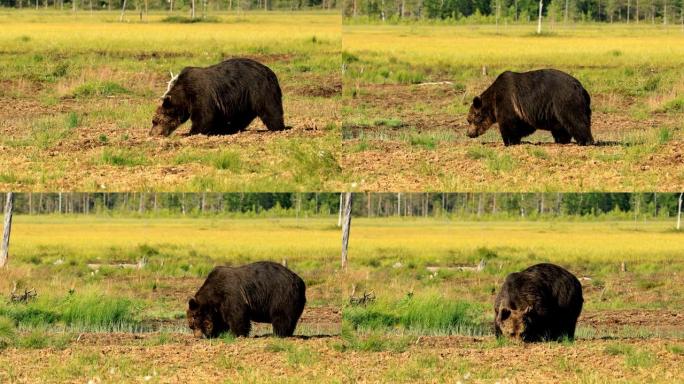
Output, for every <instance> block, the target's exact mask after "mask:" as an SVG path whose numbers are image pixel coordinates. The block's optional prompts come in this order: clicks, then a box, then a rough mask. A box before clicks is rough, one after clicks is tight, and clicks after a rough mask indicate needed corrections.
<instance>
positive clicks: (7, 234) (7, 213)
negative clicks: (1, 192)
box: [0, 192, 14, 268]
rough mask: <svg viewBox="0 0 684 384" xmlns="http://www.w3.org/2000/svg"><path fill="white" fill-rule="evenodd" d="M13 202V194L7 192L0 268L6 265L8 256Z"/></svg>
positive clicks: (0, 250) (0, 249)
mask: <svg viewBox="0 0 684 384" xmlns="http://www.w3.org/2000/svg"><path fill="white" fill-rule="evenodd" d="M13 202H14V193H12V192H7V199H6V201H5V221H4V223H3V225H2V246H1V247H0V268H2V267H4V266H5V264H7V257H8V255H9V241H10V232H11V230H12V209H13V206H12V203H13Z"/></svg>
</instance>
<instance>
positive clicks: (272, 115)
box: [259, 106, 287, 131]
mask: <svg viewBox="0 0 684 384" xmlns="http://www.w3.org/2000/svg"><path fill="white" fill-rule="evenodd" d="M259 118H260V119H261V121H262V122H263V123H264V125H265V126H266V128H268V130H269V131H282V130H285V129H287V128H286V127H285V121H284V120H283V109H282V108H279V107H273V106H271V107H268V108H266V110H264V111H263V112H262V113H261V114H260V115H259Z"/></svg>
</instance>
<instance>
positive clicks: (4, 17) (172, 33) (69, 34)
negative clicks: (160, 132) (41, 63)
mask: <svg viewBox="0 0 684 384" xmlns="http://www.w3.org/2000/svg"><path fill="white" fill-rule="evenodd" d="M130 16H132V15H131V14H129V17H130ZM166 16H168V14H167V13H163V12H159V13H154V14H151V15H150V17H149V18H148V22H143V23H140V22H130V23H128V22H127V23H119V22H117V20H118V12H104V13H96V14H95V16H92V17H91V16H88V15H87V14H80V15H79V16H77V17H72V16H70V15H69V14H68V13H67V14H59V13H54V12H52V13H51V12H48V13H47V16H46V14H45V13H42V12H28V13H17V12H9V13H0V22H2V24H3V28H2V32H3V33H2V34H1V35H0V44H2V45H3V47H5V49H7V48H14V47H17V46H25V45H26V43H25V42H22V41H18V39H19V38H21V37H22V36H28V37H30V38H31V44H30V46H31V47H33V49H35V50H38V51H44V50H48V49H68V50H69V52H71V53H73V52H75V51H78V50H80V49H86V48H89V47H94V46H102V47H103V48H105V49H108V50H114V49H116V50H125V51H130V50H133V51H141V50H145V51H149V52H150V53H151V52H155V51H156V50H158V49H162V50H163V51H171V52H177V51H192V52H194V51H196V50H205V51H206V53H207V54H213V53H214V52H213V51H212V49H214V48H218V47H220V48H221V49H231V48H236V47H240V46H242V44H245V43H250V44H254V45H263V46H264V47H265V48H269V47H273V48H277V45H275V46H274V41H279V42H280V43H281V44H289V43H291V42H293V41H297V40H302V39H311V38H312V37H313V36H316V37H317V39H323V40H327V41H339V40H340V38H341V27H340V23H341V21H338V20H341V19H340V16H339V15H337V14H335V13H332V12H315V13H314V12H310V13H307V12H297V13H287V12H273V13H268V14H263V13H256V14H255V13H250V14H249V15H240V16H237V15H234V14H231V15H228V14H226V13H219V14H217V16H218V17H220V21H221V22H219V23H199V24H171V23H160V22H159V21H160V20H161V19H163V18H164V17H166ZM131 20H132V21H137V17H136V18H131ZM76 36H77V37H78V38H75V37H76ZM103 42H106V44H103Z"/></svg>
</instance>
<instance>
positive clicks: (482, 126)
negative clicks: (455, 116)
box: [467, 96, 496, 137]
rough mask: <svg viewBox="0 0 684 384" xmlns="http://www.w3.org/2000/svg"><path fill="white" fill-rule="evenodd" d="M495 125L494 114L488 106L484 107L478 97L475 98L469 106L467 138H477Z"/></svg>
mask: <svg viewBox="0 0 684 384" xmlns="http://www.w3.org/2000/svg"><path fill="white" fill-rule="evenodd" d="M494 123H496V117H495V116H494V112H493V111H492V110H491V108H489V107H488V106H485V105H484V103H483V102H482V98H480V96H475V98H474V99H473V104H471V105H470V111H468V124H470V127H469V128H468V132H467V135H468V137H478V136H480V135H482V134H483V133H485V132H487V130H488V129H489V127H491V126H492V125H493V124H494Z"/></svg>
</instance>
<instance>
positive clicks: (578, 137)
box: [559, 115, 594, 145]
mask: <svg viewBox="0 0 684 384" xmlns="http://www.w3.org/2000/svg"><path fill="white" fill-rule="evenodd" d="M559 118H560V119H559V120H560V124H562V126H563V128H564V130H565V131H566V132H568V134H569V135H570V136H571V137H572V138H573V139H575V141H576V142H577V144H579V145H591V144H594V137H593V136H592V135H591V115H588V116H583V115H579V116H571V115H570V116H569V115H562V116H559Z"/></svg>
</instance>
